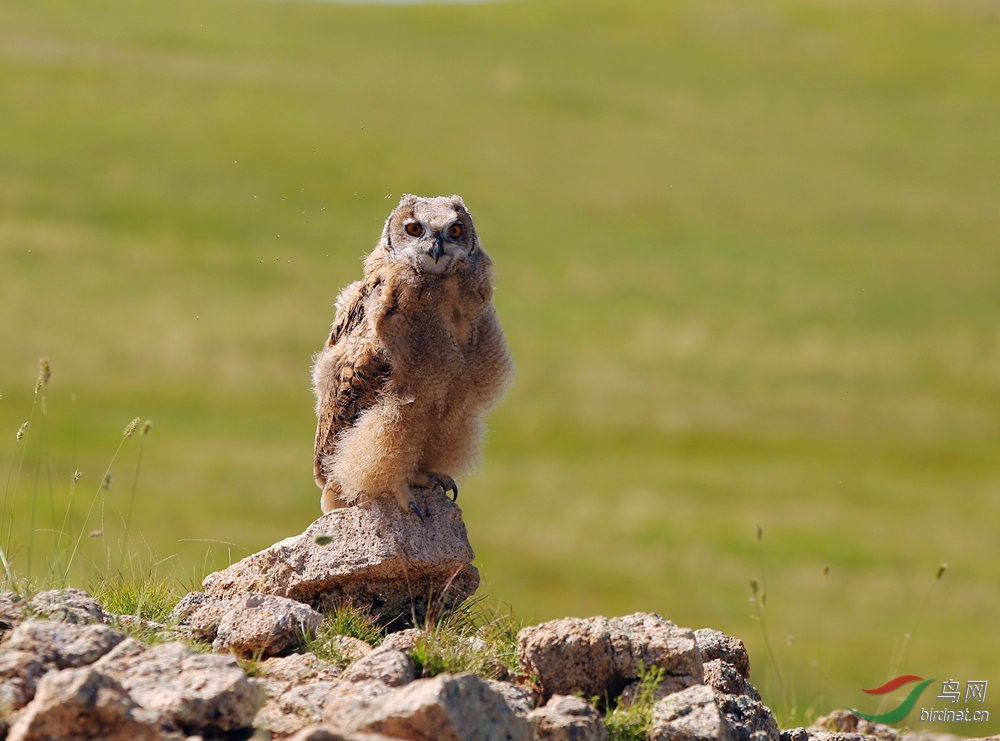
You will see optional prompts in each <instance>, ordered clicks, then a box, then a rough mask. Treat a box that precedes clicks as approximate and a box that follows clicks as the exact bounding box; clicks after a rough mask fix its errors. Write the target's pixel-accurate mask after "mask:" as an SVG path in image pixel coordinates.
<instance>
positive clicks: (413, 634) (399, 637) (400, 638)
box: [379, 628, 427, 651]
mask: <svg viewBox="0 0 1000 741" xmlns="http://www.w3.org/2000/svg"><path fill="white" fill-rule="evenodd" d="M425 635H427V632H426V631H424V630H421V629H420V628H407V629H406V630H398V631H396V632H395V633H390V634H389V635H387V636H386V637H385V639H384V640H383V641H382V643H380V644H379V648H397V649H399V650H400V651H412V650H413V648H414V646H416V645H417V641H419V640H420V639H421V638H423V637H424V636H425Z"/></svg>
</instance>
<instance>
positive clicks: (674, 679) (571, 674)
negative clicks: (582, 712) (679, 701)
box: [517, 612, 703, 697]
mask: <svg viewBox="0 0 1000 741" xmlns="http://www.w3.org/2000/svg"><path fill="white" fill-rule="evenodd" d="M517 657H518V661H519V662H520V664H521V666H522V668H524V670H525V671H526V672H528V673H531V674H535V675H536V676H537V677H538V679H539V681H540V683H541V685H542V689H543V691H544V692H545V695H546V696H551V695H556V694H558V695H572V694H575V693H582V694H583V695H584V696H585V697H591V696H594V695H599V696H604V695H605V694H607V695H610V696H615V695H618V694H619V693H620V692H621V691H622V690H623V689H624V688H625V687H626V685H628V684H629V683H631V682H634V681H635V680H636V679H637V678H638V677H639V667H640V665H642V666H644V667H646V668H650V667H654V666H656V667H660V668H662V669H663V670H664V672H665V676H664V681H663V688H664V692H665V693H669V692H677V691H679V690H682V689H684V688H686V687H690V686H692V685H695V684H699V683H701V681H702V675H703V668H702V661H701V654H700V653H699V651H698V646H697V644H696V643H695V637H694V633H692V632H691V631H690V630H687V629H686V628H678V627H677V626H676V625H674V624H673V623H671V622H670V621H669V620H664V619H663V618H661V617H660V616H659V615H654V614H649V613H641V612H640V613H635V614H634V615H627V616H625V617H620V618H611V619H608V618H605V617H600V616H598V617H593V618H587V619H585V620H581V619H579V618H563V619H561V620H553V621H551V622H548V623H542V624H541V625H536V626H532V627H528V628H522V629H521V631H520V632H519V633H518V634H517Z"/></svg>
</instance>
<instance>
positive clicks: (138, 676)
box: [94, 639, 264, 733]
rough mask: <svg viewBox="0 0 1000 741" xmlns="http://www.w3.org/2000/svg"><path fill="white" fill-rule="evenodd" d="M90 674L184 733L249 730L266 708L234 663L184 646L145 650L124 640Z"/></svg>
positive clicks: (256, 687) (261, 691)
mask: <svg viewBox="0 0 1000 741" xmlns="http://www.w3.org/2000/svg"><path fill="white" fill-rule="evenodd" d="M94 668H95V669H97V670H98V671H100V672H101V673H102V674H106V675H107V676H109V677H112V678H114V679H116V680H117V681H118V682H119V683H120V684H121V685H122V687H124V688H125V690H126V691H127V692H128V693H129V694H130V695H131V696H132V699H133V700H135V701H136V702H137V703H138V704H139V705H141V706H142V707H143V708H146V709H147V710H151V711H154V712H156V713H159V714H160V715H162V716H164V717H165V718H168V719H170V720H171V721H172V722H173V723H175V724H176V725H177V726H179V727H180V728H181V729H182V730H184V731H185V732H187V733H196V732H200V731H207V732H210V733H220V732H226V731H232V730H237V729H240V728H248V727H249V726H250V725H251V724H252V723H253V718H254V716H255V715H256V714H257V711H258V710H259V709H260V707H261V706H262V705H263V704H264V689H263V687H261V686H260V684H258V683H257V682H252V681H250V680H248V679H247V676H246V675H245V674H244V673H243V670H242V669H241V668H240V666H239V664H237V663H236V659H234V658H233V657H232V656H219V655H211V654H196V653H194V652H192V651H191V650H190V649H189V648H188V647H187V646H185V645H184V644H183V643H161V644H158V645H156V646H151V647H149V648H145V647H143V646H142V645H141V644H140V643H138V642H137V641H134V640H132V639H128V640H126V641H123V642H122V643H121V644H120V645H118V646H117V647H116V648H115V649H114V650H113V651H112V652H111V653H109V654H108V655H107V656H105V657H104V658H102V659H101V660H100V661H98V662H97V663H96V664H95V665H94Z"/></svg>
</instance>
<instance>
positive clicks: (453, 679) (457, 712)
mask: <svg viewBox="0 0 1000 741" xmlns="http://www.w3.org/2000/svg"><path fill="white" fill-rule="evenodd" d="M342 727H343V728H345V729H346V730H351V731H369V732H375V733H382V734H384V735H386V736H391V737H393V738H400V739H410V740H412V741H424V740H425V739H436V740H437V741H501V740H503V741H531V739H532V734H531V726H530V725H529V724H528V722H527V721H526V720H525V719H524V718H519V717H518V716H516V715H514V713H512V712H511V710H510V708H508V707H507V704H506V703H505V702H504V701H503V698H502V697H500V695H498V694H497V693H496V692H494V691H493V690H492V689H490V686H489V685H488V684H487V683H486V682H484V681H483V680H482V679H480V678H479V677H477V676H475V675H473V674H458V675H454V676H452V675H450V674H439V675H438V676H436V677H434V678H432V679H420V680H417V681H415V682H412V683H410V684H408V685H406V686H405V687H402V688H401V689H397V690H395V691H392V692H390V693H388V694H385V695H382V696H381V697H377V698H375V699H374V700H373V702H372V703H371V704H370V705H369V707H367V708H366V709H365V711H364V712H361V713H355V714H353V717H351V722H350V724H349V725H343V726H342Z"/></svg>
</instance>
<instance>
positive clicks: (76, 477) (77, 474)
mask: <svg viewBox="0 0 1000 741" xmlns="http://www.w3.org/2000/svg"><path fill="white" fill-rule="evenodd" d="M81 476H83V474H82V473H81V472H80V469H77V470H75V471H73V483H74V484H75V483H76V482H77V481H79V480H80V477H81Z"/></svg>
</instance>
